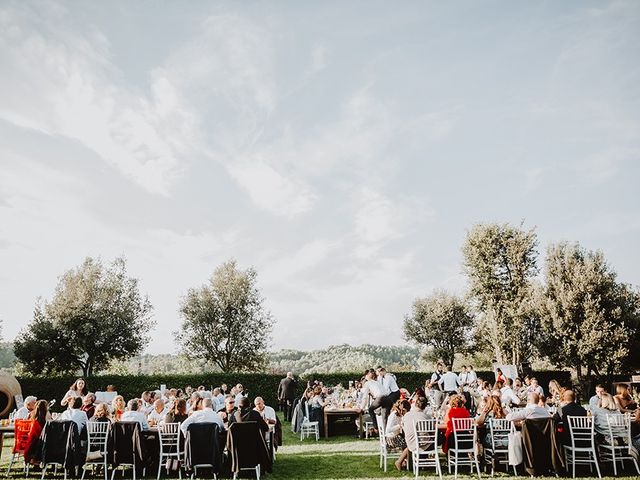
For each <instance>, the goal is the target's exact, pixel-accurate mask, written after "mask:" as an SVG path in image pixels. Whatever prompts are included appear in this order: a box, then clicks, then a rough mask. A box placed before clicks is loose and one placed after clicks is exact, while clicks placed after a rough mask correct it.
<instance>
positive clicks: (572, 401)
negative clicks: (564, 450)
mask: <svg viewBox="0 0 640 480" xmlns="http://www.w3.org/2000/svg"><path fill="white" fill-rule="evenodd" d="M586 416H587V411H586V410H585V409H584V408H583V407H582V405H578V404H577V403H576V394H575V393H574V391H573V390H569V389H567V390H565V391H563V392H562V401H561V402H560V406H559V407H558V411H557V412H556V414H555V415H554V416H553V418H554V419H555V421H556V423H557V424H558V425H562V434H561V435H560V438H561V439H562V443H563V444H564V445H569V444H570V443H571V437H570V434H571V432H569V425H568V424H567V422H566V418H567V417H586Z"/></svg>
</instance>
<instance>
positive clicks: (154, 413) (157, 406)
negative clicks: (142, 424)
mask: <svg viewBox="0 0 640 480" xmlns="http://www.w3.org/2000/svg"><path fill="white" fill-rule="evenodd" d="M166 414H167V409H166V408H165V406H164V400H162V399H161V398H159V399H157V400H156V401H155V402H153V410H151V413H149V415H147V421H148V422H149V425H152V426H153V425H157V424H159V423H161V422H162V421H163V420H164V417H165V415H166Z"/></svg>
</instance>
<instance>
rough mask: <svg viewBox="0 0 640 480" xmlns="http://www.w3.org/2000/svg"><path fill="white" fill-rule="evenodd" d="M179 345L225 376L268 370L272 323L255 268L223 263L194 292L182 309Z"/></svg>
mask: <svg viewBox="0 0 640 480" xmlns="http://www.w3.org/2000/svg"><path fill="white" fill-rule="evenodd" d="M180 313H181V314H182V319H183V321H182V329H181V331H180V332H177V334H176V335H177V337H178V341H179V342H180V344H181V345H182V350H183V353H184V354H185V355H187V356H188V357H190V358H206V359H207V360H209V361H210V362H212V363H213V364H215V365H216V366H218V367H219V368H220V370H222V371H223V372H250V371H260V370H262V369H264V368H265V366H266V361H267V355H266V353H267V348H268V346H269V343H270V340H271V331H272V329H273V324H274V320H273V317H272V315H271V313H270V312H269V311H267V310H266V309H265V307H264V299H263V297H262V296H261V294H260V291H259V289H258V287H257V273H256V271H255V270H254V269H253V268H248V269H247V270H244V271H242V270H240V269H238V266H237V263H236V261H235V260H230V261H228V262H225V263H223V264H222V265H220V266H219V267H218V268H216V270H215V271H214V273H213V275H212V277H211V278H210V280H209V282H208V283H207V284H206V285H203V286H202V287H200V288H192V289H190V290H189V291H188V293H187V294H186V296H185V297H184V298H183V299H182V301H181V305H180Z"/></svg>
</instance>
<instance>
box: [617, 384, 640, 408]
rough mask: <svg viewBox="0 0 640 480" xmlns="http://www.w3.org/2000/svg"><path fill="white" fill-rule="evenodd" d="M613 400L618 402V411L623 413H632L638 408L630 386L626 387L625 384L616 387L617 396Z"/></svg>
mask: <svg viewBox="0 0 640 480" xmlns="http://www.w3.org/2000/svg"><path fill="white" fill-rule="evenodd" d="M613 400H614V401H615V402H616V406H617V407H618V410H620V411H621V412H622V413H627V412H629V413H632V412H634V411H635V410H636V409H637V408H638V405H637V404H636V402H634V401H633V397H632V396H631V392H630V391H629V385H625V384H624V383H619V384H618V385H616V394H615V395H614V396H613Z"/></svg>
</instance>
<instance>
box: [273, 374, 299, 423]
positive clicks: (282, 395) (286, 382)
mask: <svg viewBox="0 0 640 480" xmlns="http://www.w3.org/2000/svg"><path fill="white" fill-rule="evenodd" d="M297 386H298V381H297V380H296V379H295V378H293V373H291V372H287V376H286V377H284V378H283V379H282V380H280V385H278V403H280V406H281V407H282V408H283V409H284V419H285V421H290V420H291V415H292V413H293V412H292V411H291V407H292V406H293V401H294V400H295V398H296V387H297Z"/></svg>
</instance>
